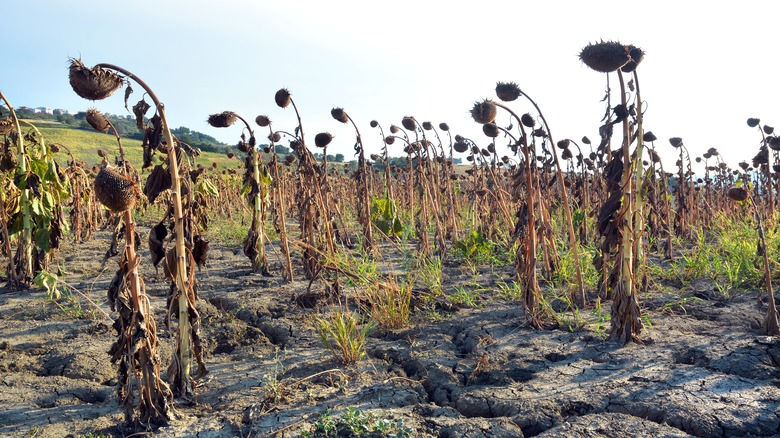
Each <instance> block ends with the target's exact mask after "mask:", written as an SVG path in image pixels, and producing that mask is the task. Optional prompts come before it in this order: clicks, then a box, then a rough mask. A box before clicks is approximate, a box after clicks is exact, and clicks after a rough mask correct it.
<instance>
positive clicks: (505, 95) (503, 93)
mask: <svg viewBox="0 0 780 438" xmlns="http://www.w3.org/2000/svg"><path fill="white" fill-rule="evenodd" d="M496 95H497V96H498V97H499V99H501V100H503V101H505V102H511V101H514V100H516V99H518V98H519V97H521V96H522V97H525V98H526V99H527V100H528V101H529V102H530V103H531V105H533V107H534V108H535V109H536V112H537V114H538V115H539V118H540V119H541V121H542V124H543V125H544V130H539V129H537V130H536V131H535V132H534V135H533V136H534V137H543V138H545V139H549V141H550V144H552V145H555V141H554V140H553V137H552V132H550V125H549V124H548V123H547V119H545V117H544V114H543V113H542V111H541V109H539V105H537V104H536V102H535V101H534V100H533V99H531V97H530V96H528V94H526V93H524V92H523V91H522V90H520V87H518V86H517V84H515V83H513V82H508V83H507V82H499V83H498V84H497V85H496ZM518 122H521V120H518ZM565 144H567V143H565ZM550 149H551V150H552V153H551V155H552V157H553V161H554V163H555V174H556V179H557V181H558V187H559V188H560V195H561V203H562V205H563V212H564V215H565V217H566V226H567V228H566V231H567V234H568V236H569V246H570V247H571V248H570V250H571V251H572V254H573V255H574V268H575V272H576V276H577V287H578V291H579V293H578V298H579V301H580V305H582V306H584V305H585V302H586V299H585V287H584V284H583V280H582V267H581V265H580V257H579V250H578V245H577V238H576V235H575V234H574V222H573V220H572V216H571V209H570V208H569V195H568V189H567V188H566V186H565V181H564V178H563V172H562V171H561V165H560V161H559V160H558V154H557V153H556V152H555V147H551V148H550ZM566 150H568V149H566V148H564V151H566ZM550 247H551V248H554V245H551V246H550Z"/></svg>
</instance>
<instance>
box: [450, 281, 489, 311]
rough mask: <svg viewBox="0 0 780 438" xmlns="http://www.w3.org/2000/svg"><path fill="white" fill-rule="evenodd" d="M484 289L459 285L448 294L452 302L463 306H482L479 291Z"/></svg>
mask: <svg viewBox="0 0 780 438" xmlns="http://www.w3.org/2000/svg"><path fill="white" fill-rule="evenodd" d="M481 290H484V289H480V288H476V289H470V288H467V287H464V286H459V287H457V288H456V289H455V292H454V293H453V294H451V295H450V296H449V299H450V301H451V302H452V304H455V305H457V306H465V307H482V303H480V300H481V298H482V297H481V296H480V293H479V292H480V291H481Z"/></svg>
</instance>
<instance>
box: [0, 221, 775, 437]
mask: <svg viewBox="0 0 780 438" xmlns="http://www.w3.org/2000/svg"><path fill="white" fill-rule="evenodd" d="M107 246H108V241H107V239H106V238H105V236H102V237H100V238H98V239H95V240H93V241H91V242H89V243H86V244H81V245H74V244H72V243H71V244H68V247H67V248H65V250H64V251H63V253H62V254H61V256H60V259H61V260H60V266H61V267H62V269H63V270H64V271H65V273H66V277H65V278H66V281H67V282H68V283H69V284H70V285H71V286H73V287H74V288H76V289H78V290H79V291H80V292H81V293H82V294H84V295H85V296H86V297H89V298H90V299H91V300H92V301H94V302H95V303H96V304H97V306H98V309H95V308H93V307H92V306H91V305H89V304H88V303H87V301H86V300H85V299H84V298H83V297H82V296H81V295H78V294H77V295H75V296H76V297H77V298H78V299H79V300H80V302H81V308H82V310H81V311H78V310H74V309H72V308H68V307H67V306H65V308H64V309H61V308H59V307H57V306H56V305H54V304H52V303H51V302H49V301H47V300H46V299H45V297H44V296H43V294H42V293H41V292H39V291H35V290H27V291H11V290H7V289H0V387H1V389H0V436H30V437H32V436H36V437H64V436H68V435H71V436H79V435H87V434H92V435H93V436H95V435H99V434H103V435H104V436H105V435H108V436H123V434H130V433H131V431H127V430H123V429H121V428H118V427H117V425H119V424H121V423H122V420H123V416H122V411H121V409H120V407H119V405H118V403H117V400H116V395H115V394H116V393H115V387H114V385H115V383H116V371H115V369H114V367H112V365H111V364H110V362H109V357H108V354H107V350H108V349H109V347H110V345H111V344H112V342H113V340H114V331H113V330H112V329H111V324H112V322H113V321H112V319H111V317H112V316H113V315H111V312H110V310H109V308H108V305H107V304H106V302H105V301H106V300H105V291H106V288H107V286H108V283H109V281H110V279H111V276H112V274H113V270H114V266H115V263H116V262H115V261H109V264H108V266H109V269H107V270H105V271H101V270H100V261H101V258H102V255H103V253H104V252H105V249H106V248H107ZM391 250H394V249H391V248H388V252H387V253H388V254H390V252H391ZM142 256H143V257H144V259H143V263H142V271H143V272H144V278H145V280H146V286H147V292H148V293H149V295H150V296H151V297H152V306H153V308H154V309H155V317H156V318H157V321H158V331H159V332H158V335H159V337H160V340H161V356H162V361H163V364H164V366H165V365H167V363H168V361H169V359H170V356H171V353H172V348H173V343H174V339H173V337H172V335H171V333H170V332H168V331H167V330H166V329H165V327H164V324H163V323H162V321H163V318H164V306H165V295H166V293H167V290H168V284H167V282H166V281H165V280H164V278H163V276H162V272H160V273H159V274H155V273H154V269H153V268H151V266H150V263H149V262H148V258H146V257H147V253H146V252H142ZM210 257H211V261H210V265H209V269H208V273H206V272H200V273H198V281H199V282H200V294H201V301H200V304H199V306H200V307H199V308H200V310H201V313H202V318H203V338H204V341H205V346H206V362H207V365H208V368H209V370H210V374H209V375H208V376H207V378H206V379H204V381H202V382H199V384H200V386H199V387H198V388H197V391H196V403H195V404H194V405H186V404H182V403H177V405H176V411H177V413H178V418H177V419H175V420H173V421H172V422H171V423H170V425H169V426H166V427H163V428H161V429H159V430H158V431H157V432H156V434H155V436H162V437H185V436H198V437H230V436H243V437H248V436H252V437H258V436H285V437H286V436H298V435H299V434H300V433H301V432H302V431H304V430H308V429H309V428H310V427H311V425H312V424H313V423H314V422H315V421H317V420H318V418H319V417H320V416H321V415H322V414H324V413H326V412H328V411H330V413H331V415H334V416H337V415H339V414H341V413H343V412H344V411H345V410H346V409H347V408H355V409H358V410H360V411H362V412H366V413H369V412H370V413H375V414H377V415H378V416H381V417H382V418H385V419H389V420H392V421H396V420H399V419H400V420H402V421H403V425H404V426H405V427H407V428H411V429H413V430H414V432H413V436H417V437H520V436H542V437H602V436H603V437H621V436H625V437H629V436H631V437H634V436H669V437H678V436H679V437H682V436H700V437H718V436H740V437H744V436H780V388H778V381H779V380H778V379H780V368H779V367H778V361H780V341H776V340H775V339H770V338H762V337H759V336H758V327H759V321H760V315H761V314H762V312H763V311H762V310H760V309H759V308H758V305H757V300H756V293H755V292H743V293H739V294H736V296H735V297H734V298H732V299H730V300H722V299H716V298H715V297H716V295H717V294H715V293H713V291H712V290H711V287H710V286H708V285H707V284H706V283H702V284H699V285H695V286H691V287H686V288H682V289H673V288H669V287H665V288H663V290H655V291H652V292H651V293H649V295H648V296H644V297H642V305H643V312H644V315H646V317H647V321H648V322H649V323H651V324H652V325H647V326H646V327H645V332H644V333H643V336H644V340H645V341H646V342H645V344H643V345H627V346H621V345H618V344H615V343H611V342H608V341H606V340H605V339H604V329H606V328H608V324H609V323H608V322H605V321H604V318H601V321H602V323H603V324H599V323H598V322H597V321H599V316H598V314H597V312H598V310H597V309H589V310H588V311H585V312H582V313H581V314H580V315H579V318H580V320H582V321H587V322H588V324H586V325H585V327H583V328H581V329H577V330H574V331H570V330H569V329H568V327H567V325H566V324H565V323H564V324H561V325H559V326H558V328H551V329H548V330H534V329H531V328H528V327H526V326H525V325H524V324H523V323H524V320H525V318H524V315H523V313H522V310H521V307H522V306H521V305H520V303H518V302H510V301H505V300H502V299H499V298H498V295H499V293H498V287H497V286H496V284H497V282H501V281H505V282H509V281H511V274H512V272H511V268H501V269H499V268H495V269H491V268H489V267H486V268H484V269H482V270H481V271H480V272H479V275H477V276H476V277H475V276H474V275H473V273H472V272H471V271H469V270H468V269H467V268H465V267H460V266H458V264H455V263H453V264H450V265H446V266H445V268H444V292H445V294H452V293H454V292H455V290H456V286H458V287H463V288H467V289H468V288H469V287H470V286H469V285H474V284H478V285H479V286H480V288H481V289H480V300H479V301H478V303H477V304H478V306H476V307H463V306H455V305H452V304H451V303H449V302H448V301H447V300H446V299H440V300H439V301H438V303H437V305H436V306H435V307H433V308H432V309H429V310H425V311H419V312H418V313H417V314H416V316H415V318H414V321H413V324H411V325H410V326H408V327H406V328H404V329H399V330H393V331H381V330H376V331H374V332H373V333H372V334H371V336H370V338H369V341H368V346H367V356H366V357H365V358H364V359H363V360H362V361H361V362H359V364H358V365H356V366H351V367H343V366H340V365H339V363H338V362H337V361H336V360H335V359H334V357H333V355H332V354H331V353H330V352H329V351H328V350H326V349H325V348H324V347H323V346H322V344H321V343H320V341H319V338H318V335H317V333H316V331H315V329H314V328H313V325H312V318H313V315H316V314H317V310H316V308H313V307H312V306H313V305H314V306H320V305H324V302H325V298H326V292H325V285H324V284H322V283H319V282H315V283H314V284H313V285H312V287H311V291H310V292H307V285H308V282H306V281H303V280H298V281H295V282H293V283H290V284H285V283H284V282H283V281H281V279H280V278H279V277H278V276H277V277H263V276H261V275H259V274H252V273H251V272H250V271H249V267H248V261H247V260H246V259H245V257H244V256H243V254H241V252H240V249H232V248H224V247H219V246H217V245H212V251H211V253H210ZM272 259H274V256H273V254H272ZM390 259H392V254H390V255H388V256H387V257H386V260H390ZM274 260H275V259H274ZM275 263H276V262H275ZM276 272H279V270H278V269H277V271H276ZM300 277H301V276H300V275H299V278H300ZM352 293H354V290H352V289H350V288H345V289H344V291H343V294H344V295H345V296H349V295H350V294H352ZM608 306H609V303H605V304H604V307H603V312H605V313H606V314H608V309H609V307H608ZM564 316H565V318H568V320H570V321H573V320H574V318H575V315H573V314H572V313H566V314H564ZM564 322H565V321H564ZM136 436H138V435H136Z"/></svg>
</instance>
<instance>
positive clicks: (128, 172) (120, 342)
mask: <svg viewBox="0 0 780 438" xmlns="http://www.w3.org/2000/svg"><path fill="white" fill-rule="evenodd" d="M76 74H83V75H85V76H88V74H89V73H88V72H83V73H82V72H77V73H76ZM80 87H81V85H79V86H77V85H74V90H77V93H78V94H80V95H81V92H79V91H78V90H81V91H82V92H83V89H82V88H80ZM87 121H88V122H89V124H90V125H91V126H92V127H93V128H95V129H96V130H98V131H101V132H108V131H109V130H113V132H114V134H115V135H116V138H117V143H118V144H119V153H120V159H119V163H120V166H119V167H117V168H114V167H112V166H109V165H108V163H107V159H106V158H107V155H106V154H105V153H101V155H102V156H103V159H104V164H103V167H102V168H101V169H100V171H99V172H98V175H97V176H96V177H95V183H94V192H95V196H96V198H97V199H98V201H99V202H100V203H101V204H103V205H104V206H105V207H106V208H107V209H108V210H109V211H111V212H112V213H118V214H119V216H120V221H121V222H120V223H121V225H122V226H121V229H124V241H125V245H124V248H123V250H122V255H121V258H120V261H119V269H118V270H117V272H116V274H115V275H114V278H113V280H112V281H111V284H110V285H109V288H108V301H109V304H110V305H111V310H113V311H116V312H117V313H118V314H119V315H118V317H117V319H116V320H115V321H114V325H113V327H114V330H116V333H117V339H116V341H115V342H114V344H113V345H112V346H111V349H110V350H109V351H108V353H109V355H110V356H111V362H112V363H114V364H117V363H118V364H119V368H118V375H119V376H118V377H119V382H118V384H117V396H118V398H119V402H120V404H121V405H122V407H123V410H124V414H125V423H126V424H128V425H131V426H134V427H140V428H146V429H148V428H149V427H151V426H160V425H164V424H167V422H168V420H170V417H171V413H172V412H173V400H172V399H173V393H172V391H171V389H170V387H169V386H168V385H167V384H166V383H165V382H164V381H163V380H162V379H161V377H160V358H159V354H158V339H157V327H156V324H155V322H154V317H153V314H152V310H151V306H150V305H149V300H148V298H147V296H146V288H145V286H144V282H143V279H142V277H141V274H140V272H139V270H138V266H139V264H140V259H139V257H138V254H137V253H136V247H137V243H138V242H137V236H138V233H136V231H135V220H134V219H133V208H134V207H135V206H136V204H137V201H138V198H139V196H140V190H139V189H138V185H137V182H136V181H135V180H134V179H133V178H132V177H131V176H137V172H136V171H135V169H134V168H133V167H132V166H131V165H130V163H128V162H127V160H126V159H125V155H124V150H123V149H122V142H121V140H120V138H119V134H118V133H117V131H116V129H115V128H114V127H113V125H112V124H111V123H110V122H109V120H108V118H107V117H105V116H104V115H103V114H101V113H99V112H98V111H96V110H94V109H90V110H89V112H88V113H87ZM118 229H120V228H119V227H118ZM115 239H117V237H116V236H115ZM113 244H114V243H113V242H112V245H113ZM136 391H137V392H138V394H136Z"/></svg>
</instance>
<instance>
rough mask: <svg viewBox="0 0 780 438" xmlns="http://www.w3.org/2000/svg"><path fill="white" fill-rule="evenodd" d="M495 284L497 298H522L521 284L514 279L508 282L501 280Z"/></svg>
mask: <svg viewBox="0 0 780 438" xmlns="http://www.w3.org/2000/svg"><path fill="white" fill-rule="evenodd" d="M497 286H498V298H500V299H502V300H505V301H520V300H522V299H523V285H522V284H520V283H518V282H516V281H513V282H512V283H510V284H507V283H505V282H503V281H502V282H499V283H498V284H497Z"/></svg>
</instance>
